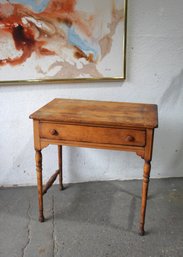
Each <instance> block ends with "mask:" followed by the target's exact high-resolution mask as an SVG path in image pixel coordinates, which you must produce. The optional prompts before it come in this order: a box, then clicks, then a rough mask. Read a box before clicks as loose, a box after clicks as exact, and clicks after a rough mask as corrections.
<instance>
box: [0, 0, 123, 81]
mask: <svg viewBox="0 0 183 257" xmlns="http://www.w3.org/2000/svg"><path fill="white" fill-rule="evenodd" d="M127 13H128V0H124V18H125V19H124V35H123V46H122V52H123V57H122V63H123V69H122V76H121V77H102V78H67V79H30V80H12V81H11V80H10V81H8V80H7V81H0V85H12V84H24V85H26V84H59V83H88V82H112V81H124V80H125V79H126V52H127Z"/></svg>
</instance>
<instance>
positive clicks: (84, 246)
mask: <svg viewBox="0 0 183 257" xmlns="http://www.w3.org/2000/svg"><path fill="white" fill-rule="evenodd" d="M140 195H141V181H126V182H119V181H110V182H92V183H82V184H71V185H67V187H66V189H65V190H64V191H62V192H59V191H58V187H57V186H54V187H53V188H52V189H51V190H50V191H49V192H48V193H47V194H46V195H45V197H44V208H45V217H46V222H45V223H42V224H40V223H39V222H38V221H37V191H36V187H26V188H9V189H5V188H1V189H0V257H39V256H44V257H123V256H124V257H127V256H129V257H155V256H157V257H164V256H166V257H179V256H181V257H182V256H183V179H164V180H151V182H150V189H149V199H148V208H147V215H146V227H145V228H146V232H147V233H146V235H145V236H144V237H141V236H139V235H138V220H139V210H140Z"/></svg>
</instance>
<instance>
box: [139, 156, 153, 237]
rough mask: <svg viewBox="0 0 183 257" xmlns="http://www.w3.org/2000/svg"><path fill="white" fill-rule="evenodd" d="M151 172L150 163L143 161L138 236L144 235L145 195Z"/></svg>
mask: <svg viewBox="0 0 183 257" xmlns="http://www.w3.org/2000/svg"><path fill="white" fill-rule="evenodd" d="M150 171H151V162H150V161H145V163H144V176H143V183H142V203H141V216H140V235H142V236H143V235H144V233H145V231H144V224H145V213H146V206H147V194H148V185H149V176H150Z"/></svg>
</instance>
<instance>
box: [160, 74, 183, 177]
mask: <svg viewBox="0 0 183 257" xmlns="http://www.w3.org/2000/svg"><path fill="white" fill-rule="evenodd" d="M182 105H183V70H181V72H180V73H179V74H178V75H177V76H176V77H175V78H174V79H173V80H172V82H171V83H170V85H169V86H168V87H167V89H166V91H165V92H164V94H163V95H162V97H161V98H160V104H159V116H160V118H159V122H160V126H159V130H158V131H159V136H157V140H158V141H159V142H158V144H159V146H158V147H159V148H160V152H159V156H158V157H159V158H160V159H159V161H160V162H163V163H161V165H160V166H162V165H163V173H164V174H165V176H171V177H172V176H173V177H174V176H175V177H177V176H183V173H182V170H183V158H182V157H183V110H182V107H183V106H182ZM164 174H162V175H163V176H164Z"/></svg>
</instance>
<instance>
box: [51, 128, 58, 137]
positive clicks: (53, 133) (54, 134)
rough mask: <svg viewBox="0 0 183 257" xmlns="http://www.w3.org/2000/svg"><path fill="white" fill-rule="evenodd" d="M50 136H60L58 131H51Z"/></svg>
mask: <svg viewBox="0 0 183 257" xmlns="http://www.w3.org/2000/svg"><path fill="white" fill-rule="evenodd" d="M50 134H51V135H52V136H56V135H57V134H58V132H57V131H56V129H51V130H50Z"/></svg>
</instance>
